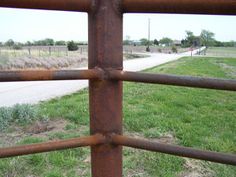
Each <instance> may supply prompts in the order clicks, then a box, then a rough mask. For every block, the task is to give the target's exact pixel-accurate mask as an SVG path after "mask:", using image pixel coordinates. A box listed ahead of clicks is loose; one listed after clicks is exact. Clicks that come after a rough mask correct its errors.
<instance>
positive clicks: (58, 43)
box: [55, 41, 66, 45]
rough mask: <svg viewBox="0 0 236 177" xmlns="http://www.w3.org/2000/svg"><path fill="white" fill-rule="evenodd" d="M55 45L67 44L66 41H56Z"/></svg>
mask: <svg viewBox="0 0 236 177" xmlns="http://www.w3.org/2000/svg"><path fill="white" fill-rule="evenodd" d="M55 45H66V42H65V41H56V42H55Z"/></svg>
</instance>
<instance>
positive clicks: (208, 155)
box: [111, 134, 236, 165]
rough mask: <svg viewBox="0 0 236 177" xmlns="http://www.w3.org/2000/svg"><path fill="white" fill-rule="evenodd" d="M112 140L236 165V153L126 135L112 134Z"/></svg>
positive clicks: (134, 146) (177, 154)
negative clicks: (182, 145)
mask: <svg viewBox="0 0 236 177" xmlns="http://www.w3.org/2000/svg"><path fill="white" fill-rule="evenodd" d="M111 141H112V143H113V144H115V145H122V146H127V147H132V148H138V149H144V150H148V151H154V152H161V153H165V154H171V155H176V156H181V157H189V158H194V159H200V160H207V161H211V162H217V163H222V164H228V165H236V155H231V154H224V153H218V152H211V151H203V150H197V149H193V148H188V147H181V146H176V145H169V144H162V143H158V142H152V141H149V140H144V139H136V138H130V137H126V136H121V135H116V134H113V135H111Z"/></svg>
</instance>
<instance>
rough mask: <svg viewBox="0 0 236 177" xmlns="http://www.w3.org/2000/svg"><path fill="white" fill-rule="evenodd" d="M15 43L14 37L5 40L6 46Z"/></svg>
mask: <svg viewBox="0 0 236 177" xmlns="http://www.w3.org/2000/svg"><path fill="white" fill-rule="evenodd" d="M14 44H15V42H14V41H13V40H12V39H9V40H8V41H6V42H5V46H8V47H12V46H13V45H14Z"/></svg>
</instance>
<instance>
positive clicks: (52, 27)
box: [0, 8, 236, 42]
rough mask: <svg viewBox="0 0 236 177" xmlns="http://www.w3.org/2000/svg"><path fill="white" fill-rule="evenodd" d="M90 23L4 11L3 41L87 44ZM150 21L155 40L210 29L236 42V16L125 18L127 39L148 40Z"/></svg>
mask: <svg viewBox="0 0 236 177" xmlns="http://www.w3.org/2000/svg"><path fill="white" fill-rule="evenodd" d="M87 19H88V18H87V14H86V13H80V12H61V11H44V10H26V9H10V8H0V41H2V42H4V41H7V40H8V39H13V40H14V41H18V42H26V41H34V40H40V39H45V38H53V39H54V40H66V41H68V40H75V41H87V39H88V23H87ZM148 19H150V21H151V39H152V40H153V39H158V40H159V39H161V38H163V37H169V38H172V39H176V40H181V39H184V38H185V36H186V33H185V31H186V30H190V31H192V32H193V33H194V34H195V35H199V34H200V33H201V30H202V29H206V30H209V31H212V32H214V33H215V38H216V39H217V40H220V41H230V40H234V41H236V16H210V15H176V14H172V15H171V14H125V15H124V27H123V31H124V33H123V38H124V39H127V38H130V39H131V40H138V39H141V38H147V37H148Z"/></svg>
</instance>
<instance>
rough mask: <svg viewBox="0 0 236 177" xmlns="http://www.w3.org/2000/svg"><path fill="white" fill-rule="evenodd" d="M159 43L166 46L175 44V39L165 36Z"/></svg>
mask: <svg viewBox="0 0 236 177" xmlns="http://www.w3.org/2000/svg"><path fill="white" fill-rule="evenodd" d="M159 43H160V44H162V45H165V46H171V45H172V44H173V40H172V39H170V38H168V37H164V38H162V39H160V41H159Z"/></svg>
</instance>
